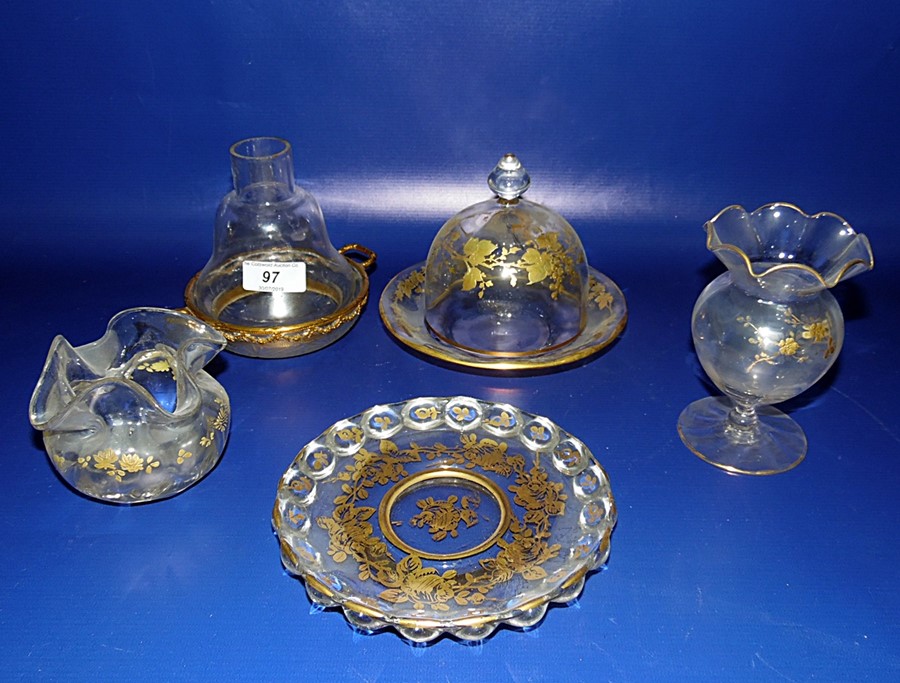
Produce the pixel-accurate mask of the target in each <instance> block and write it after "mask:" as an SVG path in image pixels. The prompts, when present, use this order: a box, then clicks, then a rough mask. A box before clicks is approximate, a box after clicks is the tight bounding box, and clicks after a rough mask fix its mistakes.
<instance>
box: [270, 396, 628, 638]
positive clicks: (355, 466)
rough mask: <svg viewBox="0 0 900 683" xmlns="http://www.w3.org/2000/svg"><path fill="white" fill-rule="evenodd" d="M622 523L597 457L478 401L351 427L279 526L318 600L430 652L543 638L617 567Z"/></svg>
mask: <svg viewBox="0 0 900 683" xmlns="http://www.w3.org/2000/svg"><path fill="white" fill-rule="evenodd" d="M615 523H616V508H615V502H614V500H613V496H612V492H611V490H610V486H609V479H608V477H607V475H606V472H605V471H604V470H603V468H602V467H601V466H600V465H599V464H598V463H597V462H596V460H594V458H593V456H592V455H591V453H590V451H589V450H588V448H587V446H585V445H584V443H582V442H581V441H580V440H579V439H577V438H575V437H574V436H572V435H571V434H568V433H567V432H565V431H563V430H562V429H560V428H559V427H558V426H556V425H555V424H553V422H551V421H550V420H548V419H546V418H544V417H538V416H535V415H530V414H528V413H525V412H523V411H521V410H519V409H517V408H515V407H513V406H510V405H506V404H498V403H489V402H485V401H479V400H476V399H473V398H467V397H454V398H416V399H412V400H409V401H405V402H402V403H393V404H390V405H379V406H375V407H373V408H370V409H369V410H367V411H365V412H363V413H361V414H359V415H356V416H354V417H352V418H349V419H346V420H341V421H340V422H338V423H336V424H334V425H333V426H331V427H330V428H329V429H328V430H326V431H325V432H324V433H323V434H321V435H320V436H319V437H317V438H316V439H314V440H313V441H311V442H310V443H309V444H307V445H306V446H305V447H304V448H303V449H302V450H301V451H300V453H299V454H298V455H297V457H296V458H295V459H294V461H293V463H291V466H290V467H289V468H288V469H287V471H286V472H285V473H284V475H283V476H282V478H281V482H280V484H279V486H278V494H277V497H276V501H275V509H274V512H273V525H274V527H275V530H276V533H277V534H278V537H279V540H280V543H281V555H282V561H283V562H284V566H285V567H286V568H287V570H288V571H289V572H291V573H292V574H294V575H295V576H298V577H300V578H302V579H303V580H304V582H305V584H306V588H307V592H308V594H309V596H310V599H311V600H313V602H315V603H316V604H318V605H321V606H324V607H331V606H339V607H341V608H342V609H343V611H344V614H345V616H346V617H347V619H348V621H350V623H351V624H352V625H354V626H355V627H357V628H359V629H361V630H364V631H368V632H372V631H377V630H380V629H382V628H385V627H388V626H393V627H395V628H396V629H397V631H398V632H399V633H400V634H401V635H402V636H403V637H405V638H407V639H410V640H413V641H416V642H425V641H428V640H432V639H434V638H436V637H438V636H440V635H441V634H443V633H447V634H450V635H452V636H456V637H459V638H463V639H466V640H480V639H482V638H485V637H486V636H488V635H490V633H491V632H492V631H493V630H494V629H495V628H496V627H497V626H498V625H500V624H503V623H506V624H510V625H512V626H515V627H528V626H533V625H535V624H537V623H538V622H539V621H540V620H541V618H542V617H543V616H544V613H545V612H546V610H547V606H548V603H550V602H567V601H569V600H572V599H573V598H575V597H576V596H577V595H578V594H579V593H580V592H581V589H582V587H583V585H584V580H585V576H586V575H587V574H588V572H590V571H592V570H594V569H597V568H599V567H600V566H601V565H603V564H604V563H605V562H606V559H607V557H608V556H609V547H610V535H611V533H612V529H613V527H614V526H615Z"/></svg>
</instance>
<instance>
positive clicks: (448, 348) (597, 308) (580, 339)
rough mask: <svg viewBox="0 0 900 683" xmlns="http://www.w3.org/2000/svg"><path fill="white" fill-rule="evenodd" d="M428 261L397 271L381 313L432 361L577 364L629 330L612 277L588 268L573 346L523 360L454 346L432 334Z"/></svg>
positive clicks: (523, 366)
mask: <svg viewBox="0 0 900 683" xmlns="http://www.w3.org/2000/svg"><path fill="white" fill-rule="evenodd" d="M424 273H425V262H424V261H423V262H421V263H417V264H416V265H414V266H410V267H409V268H407V269H406V270H403V271H401V272H400V273H398V274H397V275H396V276H394V278H393V279H392V280H391V281H390V282H389V283H388V285H387V287H385V288H384V291H383V292H382V294H381V300H380V302H379V312H380V314H381V319H382V321H383V322H384V325H385V327H386V328H387V330H388V332H390V333H391V335H392V336H394V337H395V338H396V339H397V340H398V341H400V342H402V343H403V344H405V345H406V346H408V347H410V348H412V349H414V350H415V351H418V352H420V353H423V354H425V355H427V356H430V357H432V358H437V359H438V360H442V361H446V362H448V363H454V364H456V365H464V366H468V367H473V368H486V369H490V370H531V369H540V368H550V367H555V366H559V365H566V364H568V363H574V362H575V361H579V360H582V359H584V358H587V357H588V356H591V355H593V354H595V353H597V352H598V351H601V350H603V349H604V348H605V347H607V346H608V345H609V344H611V343H612V342H613V341H615V340H616V338H618V336H619V335H620V334H621V333H622V331H623V330H624V329H625V323H626V321H627V319H628V310H627V307H626V304H625V296H624V295H623V294H622V291H621V290H620V289H619V287H618V286H617V285H616V283H614V282H613V281H612V280H611V279H609V278H608V277H607V276H606V275H604V274H603V273H601V272H599V271H597V270H595V269H594V268H591V267H590V266H588V276H589V277H588V282H589V285H588V301H587V303H586V306H585V308H586V311H585V321H584V325H583V327H582V330H581V332H580V333H579V334H578V335H576V336H575V337H574V338H573V339H572V340H571V341H569V342H568V343H566V344H564V345H561V346H558V347H555V348H553V349H550V350H547V351H544V352H541V353H536V354H533V355H528V356H523V357H503V358H501V357H498V356H496V355H491V354H488V353H479V352H477V351H471V350H469V349H466V348H465V347H461V346H457V345H455V344H452V343H449V342H448V341H446V340H444V339H443V338H442V337H438V336H436V335H434V334H432V333H431V332H430V331H429V328H428V325H427V323H426V321H425V294H424V289H423V286H422V283H424Z"/></svg>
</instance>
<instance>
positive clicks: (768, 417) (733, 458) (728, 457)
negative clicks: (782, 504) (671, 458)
mask: <svg viewBox="0 0 900 683" xmlns="http://www.w3.org/2000/svg"><path fill="white" fill-rule="evenodd" d="M731 408H732V404H731V402H730V401H729V400H728V399H727V398H725V397H724V396H708V397H707V398H703V399H700V400H699V401H694V402H693V403H691V404H690V405H689V406H688V407H687V408H685V409H684V410H683V411H682V412H681V415H680V416H679V418H678V434H679V436H681V440H682V441H683V442H684V444H685V445H686V446H687V447H688V448H689V449H690V450H691V451H692V452H693V453H694V455H696V456H698V457H699V458H701V459H703V460H705V461H706V462H708V463H709V464H711V465H715V466H716V467H720V468H722V469H723V470H726V471H728V472H733V473H735V474H756V475H766V474H779V473H781V472H787V471H788V470H790V469H793V468H794V467H796V466H797V465H799V464H800V462H801V461H802V460H803V458H804V457H805V456H806V435H805V434H804V433H803V430H802V429H801V428H800V425H798V424H797V423H796V422H794V420H792V419H791V418H790V417H788V416H787V415H786V414H784V413H783V412H781V411H780V410H778V409H777V408H773V407H772V406H758V407H757V408H756V414H757V416H758V418H759V425H758V428H757V430H756V435H755V438H754V439H753V441H752V442H746V440H739V439H736V438H734V437H733V436H731V435H729V433H728V429H727V427H726V425H727V423H728V422H727V421H728V413H729V412H730V411H731Z"/></svg>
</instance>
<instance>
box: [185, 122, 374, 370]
mask: <svg viewBox="0 0 900 683" xmlns="http://www.w3.org/2000/svg"><path fill="white" fill-rule="evenodd" d="M230 152H231V168H232V176H233V179H234V190H233V191H232V192H230V193H229V194H227V195H226V196H225V198H224V199H223V200H222V202H221V204H220V205H219V209H218V212H217V215H216V223H215V233H214V243H213V253H212V255H211V257H210V259H209V261H208V262H207V264H206V266H205V267H204V268H203V270H202V271H200V273H198V274H197V276H196V277H195V278H194V279H193V280H192V281H191V282H190V284H189V285H188V288H187V291H186V292H185V300H186V303H187V306H188V308H189V309H190V311H191V312H192V313H194V314H195V315H197V316H198V317H199V318H201V319H202V320H204V321H206V322H208V323H210V324H211V325H213V326H215V327H216V328H217V329H219V330H220V332H222V333H223V334H224V335H225V337H226V338H227V339H228V349H229V350H230V351H234V352H235V353H240V354H243V355H249V356H258V357H267V358H270V357H285V356H294V355H299V354H302V353H309V352H310V351H315V350H317V349H319V348H321V347H323V346H325V345H326V344H329V343H331V342H333V341H336V340H337V339H338V338H339V337H340V336H342V335H343V334H345V333H346V332H347V331H349V329H350V327H351V326H352V324H353V322H354V321H355V320H356V318H357V317H358V315H359V313H360V311H361V309H362V306H363V304H364V303H365V300H366V298H367V296H368V278H367V276H366V272H365V266H368V265H371V262H372V261H374V254H372V253H371V252H369V251H368V250H366V249H364V248H361V247H358V246H357V245H352V246H349V247H344V248H342V249H341V250H338V249H335V247H334V246H333V245H332V244H331V241H330V240H329V238H328V233H327V230H326V228H325V219H324V217H323V216H322V210H321V208H320V207H319V204H318V202H317V201H316V199H315V198H314V197H313V196H312V195H311V194H310V193H309V192H307V191H306V190H304V189H303V188H302V187H300V186H299V185H298V184H297V183H296V182H295V181H294V167H293V156H292V151H291V146H290V144H289V143H288V142H287V141H285V140H281V139H279V138H265V137H263V138H250V139H247V140H242V141H240V142H237V143H235V144H234V145H233V146H232V147H231V150H230ZM357 250H358V251H364V252H365V253H366V261H365V262H364V263H363V264H362V265H360V264H359V263H357V262H355V261H351V260H350V259H349V258H347V257H346V256H345V253H349V252H352V251H357ZM247 261H262V262H269V263H272V264H273V266H277V265H278V264H279V263H282V264H283V263H294V264H296V263H301V264H303V267H304V268H305V271H306V288H305V290H304V291H290V290H282V289H279V288H277V287H273V288H271V289H267V290H264V291H257V290H254V289H246V288H245V287H244V284H245V283H244V266H245V263H246V262H247Z"/></svg>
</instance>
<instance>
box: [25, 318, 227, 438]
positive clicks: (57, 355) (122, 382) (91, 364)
mask: <svg viewBox="0 0 900 683" xmlns="http://www.w3.org/2000/svg"><path fill="white" fill-rule="evenodd" d="M142 313H143V314H150V315H157V316H160V317H169V318H173V319H178V320H182V321H183V322H184V323H186V327H187V331H186V333H185V334H184V336H183V338H180V339H178V340H176V344H175V347H176V348H175V356H176V358H177V360H178V362H179V363H180V364H181V365H183V366H184V367H185V368H186V369H187V372H184V373H179V376H178V380H177V381H178V382H179V383H185V384H186V385H187V386H189V387H191V388H192V390H191V391H189V392H187V393H188V396H186V397H185V398H186V401H185V402H184V403H182V404H181V405H178V406H177V407H176V408H175V410H167V409H166V408H165V407H163V406H162V405H161V404H160V402H159V401H158V400H157V398H156V397H155V396H154V395H153V394H152V393H151V392H150V391H149V390H148V389H147V388H146V387H144V386H143V385H141V384H140V383H138V382H135V381H134V380H133V379H130V378H126V377H117V376H107V375H106V374H105V371H108V370H109V368H100V367H99V366H98V365H97V363H96V361H95V359H92V358H91V356H93V355H94V354H95V353H97V352H98V351H100V350H101V349H102V348H104V347H106V346H108V345H110V344H111V343H112V342H111V340H112V338H113V337H114V336H115V330H116V328H117V327H118V326H119V324H121V323H122V321H123V320H125V319H126V318H128V317H134V316H136V315H139V314H142ZM226 343H227V342H226V340H225V337H223V336H222V335H221V334H220V333H219V331H218V330H216V329H215V328H214V327H212V326H210V325H209V324H207V323H205V322H203V321H202V320H198V319H197V318H196V317H194V316H192V315H190V314H188V313H186V312H184V311H182V310H173V309H168V308H157V307H153V306H138V307H134V308H129V309H126V310H124V311H119V312H118V313H116V314H115V315H114V316H113V317H112V318H111V319H110V320H109V322H108V323H107V325H106V330H105V331H104V333H103V335H102V336H101V337H100V338H99V339H96V340H94V341H92V342H88V343H86V344H83V345H81V346H77V347H76V346H72V344H71V343H69V341H68V340H67V339H66V338H65V337H64V336H63V335H57V336H56V337H55V338H54V339H53V341H52V343H51V345H50V350H49V352H48V354H47V358H46V360H45V361H44V367H43V369H42V370H41V375H40V377H39V379H38V383H37V386H36V387H35V389H34V392H33V393H32V396H31V401H30V402H29V406H28V414H29V420H30V422H31V424H32V426H33V427H34V428H35V429H38V430H42V431H43V430H46V429H52V428H53V425H54V424H56V423H58V422H59V421H60V420H62V419H63V417H62V416H64V414H65V413H67V412H68V411H69V410H70V409H71V408H72V406H73V405H74V404H75V403H76V402H77V401H78V400H80V399H83V397H84V396H85V395H87V394H90V393H92V392H94V391H97V390H99V389H102V388H103V387H110V386H115V387H121V388H123V389H125V390H127V391H130V392H132V393H133V394H135V395H136V396H138V397H140V398H141V400H143V401H145V402H146V404H147V405H148V406H149V407H150V408H152V409H153V410H154V411H158V412H159V414H160V415H162V416H163V417H164V419H171V418H174V417H178V416H181V415H185V414H189V413H191V412H193V410H194V409H195V406H196V405H197V404H198V403H199V398H198V392H199V389H198V387H197V383H196V379H195V378H194V377H193V373H196V372H199V370H201V369H202V368H203V366H205V365H206V363H207V362H208V361H209V360H210V359H212V357H213V356H215V355H216V354H218V353H219V352H220V351H221V350H222V349H224V348H225V345H226ZM194 344H205V345H207V346H209V347H210V348H209V350H208V351H207V352H206V353H205V354H199V355H198V356H197V358H194V359H193V360H192V361H191V360H189V359H188V355H189V352H190V347H192V346H193V345H194ZM62 355H66V356H68V359H63V358H62ZM73 358H74V359H77V360H78V362H79V363H81V364H82V365H83V366H84V367H86V368H87V369H88V371H89V372H90V373H91V374H93V375H95V377H93V378H91V379H88V380H86V381H85V386H86V389H85V390H84V391H81V392H74V391H72V390H71V388H70V379H69V377H68V375H67V374H65V373H66V370H67V368H65V367H62V371H63V373H64V374H63V376H62V377H59V378H56V380H55V381H54V379H53V378H52V377H51V375H52V372H53V366H54V363H57V362H60V363H62V364H63V365H65V364H66V363H67V361H68V360H71V359H73ZM51 385H59V386H64V387H66V392H65V393H66V398H65V399H64V400H63V404H64V405H63V407H62V408H61V409H60V410H59V411H58V412H57V413H54V414H53V415H47V414H46V413H47V409H46V405H45V404H46V401H47V400H48V395H47V392H48V391H49V390H50V388H51Z"/></svg>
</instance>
